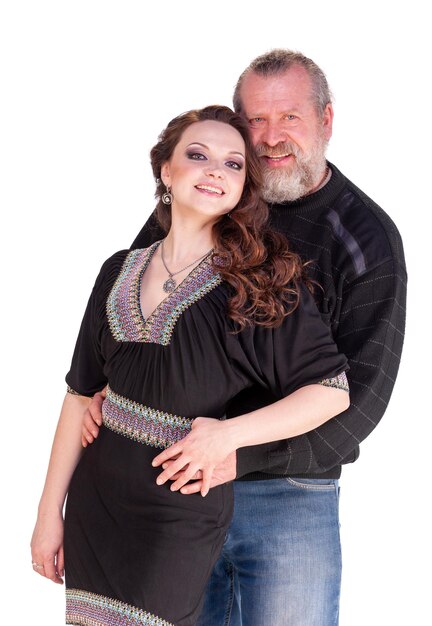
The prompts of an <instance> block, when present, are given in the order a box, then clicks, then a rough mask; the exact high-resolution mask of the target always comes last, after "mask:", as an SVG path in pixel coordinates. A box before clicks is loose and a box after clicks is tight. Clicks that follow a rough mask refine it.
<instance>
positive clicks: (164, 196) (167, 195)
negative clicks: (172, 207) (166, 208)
mask: <svg viewBox="0 0 432 626" xmlns="http://www.w3.org/2000/svg"><path fill="white" fill-rule="evenodd" d="M162 202H163V203H164V204H171V202H172V194H171V191H170V188H169V187H167V188H166V191H165V193H163V194H162Z"/></svg>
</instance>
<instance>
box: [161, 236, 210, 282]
mask: <svg viewBox="0 0 432 626" xmlns="http://www.w3.org/2000/svg"><path fill="white" fill-rule="evenodd" d="M163 245H164V242H163V241H162V244H161V259H162V263H163V266H164V268H165V269H166V271H167V272H168V276H169V278H167V279H166V281H165V282H164V284H163V285H162V289H163V290H164V291H165V293H171V292H172V291H174V289H175V288H176V287H177V283H176V281H175V280H174V278H173V276H177V274H180V273H181V272H184V270H187V269H188V267H192V265H195V263H198V261H201V259H204V258H205V257H207V256H209V254H211V253H212V252H213V248H211V249H210V250H209V251H208V252H206V253H205V254H203V255H202V256H200V257H199V259H195V261H192V263H189V265H186V267H183V268H182V269H181V270H178V271H177V272H170V270H169V269H168V268H167V264H166V263H165V259H164V252H163V250H164V249H163Z"/></svg>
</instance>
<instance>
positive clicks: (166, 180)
mask: <svg viewBox="0 0 432 626" xmlns="http://www.w3.org/2000/svg"><path fill="white" fill-rule="evenodd" d="M161 180H162V182H163V184H164V185H165V187H171V176H170V166H169V163H168V161H165V163H163V164H162V167H161Z"/></svg>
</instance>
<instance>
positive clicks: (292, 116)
mask: <svg viewBox="0 0 432 626" xmlns="http://www.w3.org/2000/svg"><path fill="white" fill-rule="evenodd" d="M285 119H286V120H289V121H290V122H291V121H292V120H295V119H296V116H295V115H292V114H291V113H290V114H289V115H285Z"/></svg>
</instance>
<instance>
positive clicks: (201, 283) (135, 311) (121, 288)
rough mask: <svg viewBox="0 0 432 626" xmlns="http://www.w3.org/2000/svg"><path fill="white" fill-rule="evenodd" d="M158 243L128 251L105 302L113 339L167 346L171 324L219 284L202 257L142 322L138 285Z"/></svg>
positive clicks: (172, 328) (139, 287)
mask: <svg viewBox="0 0 432 626" xmlns="http://www.w3.org/2000/svg"><path fill="white" fill-rule="evenodd" d="M160 243H161V242H160V241H157V242H155V243H154V244H152V245H151V246H150V247H149V248H145V249H139V250H132V251H130V252H129V253H128V255H127V256H126V258H125V260H124V262H123V266H122V268H121V271H120V273H119V275H118V277H117V280H116V281H115V283H114V285H113V287H112V289H111V292H110V294H109V296H108V299H107V306H106V310H107V317H108V322H109V326H110V329H111V332H112V335H113V337H114V339H116V340H117V341H133V342H144V343H160V344H162V345H168V344H169V342H170V339H171V336H172V333H173V331H174V327H175V324H176V322H177V320H178V319H179V317H180V316H181V315H182V313H183V312H184V311H185V310H186V309H188V308H189V307H190V306H191V305H192V304H193V303H194V302H197V301H198V300H200V299H201V298H202V297H203V296H204V295H205V294H207V293H208V292H209V291H211V290H212V289H214V288H215V287H216V286H217V285H219V284H220V283H221V282H222V278H221V276H220V274H219V273H217V272H216V271H215V269H214V268H213V265H212V263H211V260H210V258H209V257H205V258H204V259H203V260H202V261H201V262H200V263H199V264H198V265H197V266H196V267H195V268H194V269H193V270H192V271H191V272H190V273H189V274H188V275H187V276H186V277H185V278H184V279H183V281H182V282H181V283H180V284H179V285H178V286H177V287H176V289H175V290H174V291H172V292H171V293H169V294H168V295H167V297H166V298H164V299H163V300H162V301H161V302H160V303H159V304H158V305H157V307H156V308H155V309H154V311H152V313H150V315H149V316H148V317H147V318H145V317H144V315H143V313H142V309H141V302H140V296H141V281H142V276H143V274H144V272H145V270H146V269H147V267H148V265H149V263H150V261H151V259H152V257H153V254H154V253H155V252H156V250H157V248H158V246H159V245H160Z"/></svg>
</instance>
